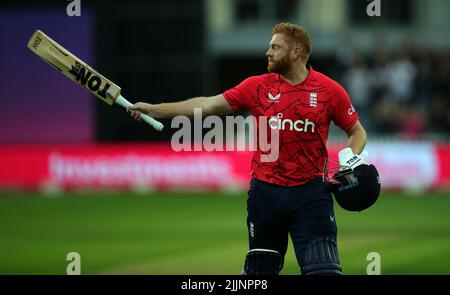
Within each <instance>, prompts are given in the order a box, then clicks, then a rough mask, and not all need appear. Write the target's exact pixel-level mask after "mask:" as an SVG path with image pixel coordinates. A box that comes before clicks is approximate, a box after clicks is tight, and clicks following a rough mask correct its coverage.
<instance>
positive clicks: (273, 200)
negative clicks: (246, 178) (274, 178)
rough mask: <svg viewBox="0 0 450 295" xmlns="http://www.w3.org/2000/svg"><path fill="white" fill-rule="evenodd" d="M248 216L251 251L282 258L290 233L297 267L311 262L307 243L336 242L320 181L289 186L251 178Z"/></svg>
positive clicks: (328, 203)
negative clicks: (259, 251) (268, 252)
mask: <svg viewBox="0 0 450 295" xmlns="http://www.w3.org/2000/svg"><path fill="white" fill-rule="evenodd" d="M247 214H248V215H247V227H248V238H249V248H250V250H252V249H272V250H275V251H278V252H279V253H280V255H281V256H282V257H283V259H284V256H285V254H286V250H287V246H288V237H289V234H290V236H291V239H292V243H293V246H294V250H295V255H296V258H297V261H298V264H299V266H302V265H304V264H307V263H310V262H309V261H305V260H308V259H309V258H307V256H308V255H306V256H305V251H307V245H308V244H311V243H312V242H314V241H316V240H319V239H327V240H328V239H329V240H331V241H337V239H336V235H337V227H336V219H335V216H334V211H333V199H332V196H331V194H330V193H329V192H327V191H326V188H325V184H324V183H323V180H322V178H316V179H314V180H312V181H310V182H308V183H305V184H302V185H298V186H292V187H287V186H279V185H275V184H270V183H267V182H263V181H260V180H257V179H252V180H251V182H250V189H249V192H248V199H247ZM335 251H336V257H337V248H335ZM305 257H306V258H305ZM302 271H303V269H302Z"/></svg>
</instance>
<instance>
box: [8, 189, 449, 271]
mask: <svg viewBox="0 0 450 295" xmlns="http://www.w3.org/2000/svg"><path fill="white" fill-rule="evenodd" d="M444 195H445V194H442V195H429V196H426V197H402V196H396V195H392V194H391V195H389V194H383V195H382V197H381V199H380V201H379V202H378V203H377V204H376V205H375V206H374V207H372V208H370V209H369V210H367V211H366V212H363V213H350V212H344V211H343V210H341V209H339V208H336V220H337V222H338V227H339V240H338V242H339V247H340V257H341V262H342V266H343V268H344V271H345V273H347V274H365V272H366V267H367V265H368V263H369V261H367V260H366V256H367V254H368V253H369V252H372V251H375V252H378V253H380V255H381V269H382V273H383V274H450V214H449V212H450V197H446V196H444ZM245 210H246V199H245V195H244V194H238V195H221V194H201V193H199V194H186V193H166V194H156V195H152V194H149V196H143V195H135V194H126V193H123V194H117V193H114V194H108V193H93V194H85V195H80V194H65V195H64V197H52V198H48V197H42V195H40V194H38V193H36V194H33V193H18V192H16V193H7V192H0V237H1V238H0V274H64V273H65V270H66V266H67V264H68V263H69V262H68V261H66V255H67V253H69V252H72V251H75V252H78V253H80V255H81V270H82V273H84V274H239V273H240V271H241V268H242V263H243V260H244V257H245V254H246V251H247V234H246V227H245V217H246V211H245ZM298 273H299V271H298V265H297V262H296V260H295V256H294V254H293V250H292V246H291V245H290V246H289V249H288V253H287V256H286V263H285V267H284V269H283V274H298Z"/></svg>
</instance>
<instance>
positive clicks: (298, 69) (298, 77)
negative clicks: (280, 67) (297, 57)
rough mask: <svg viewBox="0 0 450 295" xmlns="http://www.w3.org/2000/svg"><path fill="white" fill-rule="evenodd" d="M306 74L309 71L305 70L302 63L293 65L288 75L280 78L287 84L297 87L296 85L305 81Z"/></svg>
mask: <svg viewBox="0 0 450 295" xmlns="http://www.w3.org/2000/svg"><path fill="white" fill-rule="evenodd" d="M308 73H309V70H308V69H307V68H306V65H305V64H304V63H300V64H294V65H293V66H292V69H291V70H290V71H289V72H288V73H286V74H284V75H281V76H282V77H283V79H284V80H286V81H287V82H288V83H289V84H291V85H297V84H298V83H301V82H303V81H305V79H306V77H307V76H308Z"/></svg>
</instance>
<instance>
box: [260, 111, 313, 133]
mask: <svg viewBox="0 0 450 295" xmlns="http://www.w3.org/2000/svg"><path fill="white" fill-rule="evenodd" d="M268 123H269V126H270V128H272V129H278V130H286V129H287V130H296V131H300V132H308V131H309V130H311V132H312V133H314V128H315V127H316V124H314V122H311V121H309V120H308V119H306V120H305V121H303V120H296V121H292V120H290V119H283V114H282V113H278V114H277V115H276V116H272V117H270V119H269V121H268ZM308 127H310V128H309V129H308Z"/></svg>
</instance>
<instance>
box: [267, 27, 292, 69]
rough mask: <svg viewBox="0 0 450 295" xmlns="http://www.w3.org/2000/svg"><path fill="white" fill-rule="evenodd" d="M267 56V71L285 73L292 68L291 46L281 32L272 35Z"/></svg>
mask: <svg viewBox="0 0 450 295" xmlns="http://www.w3.org/2000/svg"><path fill="white" fill-rule="evenodd" d="M266 56H267V61H268V65H267V71H269V73H277V74H281V75H283V74H286V73H288V72H289V71H290V70H291V69H292V61H291V47H290V46H289V44H288V43H287V40H286V37H284V36H283V35H281V34H275V35H273V36H272V40H271V41H270V44H269V50H268V51H267V52H266Z"/></svg>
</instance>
